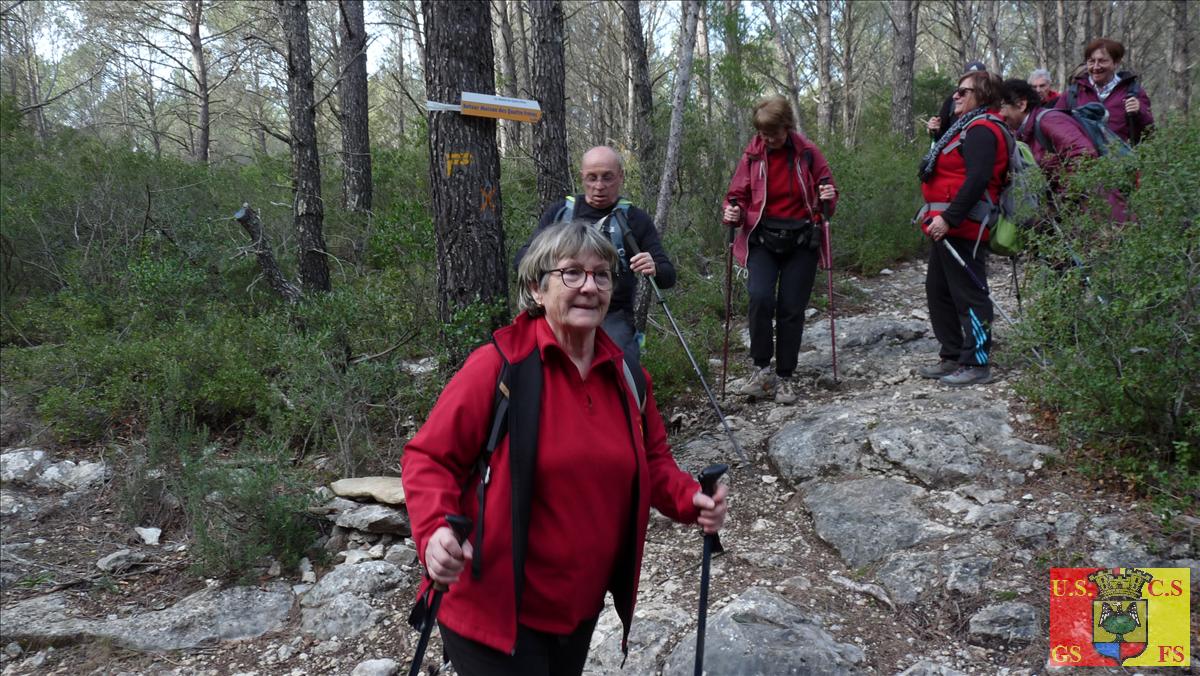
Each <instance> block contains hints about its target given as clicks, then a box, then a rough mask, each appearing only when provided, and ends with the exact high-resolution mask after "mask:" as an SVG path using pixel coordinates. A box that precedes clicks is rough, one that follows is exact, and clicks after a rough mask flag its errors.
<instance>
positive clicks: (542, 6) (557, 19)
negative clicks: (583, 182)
mask: <svg viewBox="0 0 1200 676" xmlns="http://www.w3.org/2000/svg"><path fill="white" fill-rule="evenodd" d="M529 13H530V17H531V30H532V33H531V39H532V40H533V97H534V98H535V99H537V101H538V103H540V104H541V106H542V120H541V121H540V122H538V123H537V124H536V125H534V127H533V160H534V163H535V164H536V165H537V191H538V201H539V203H540V204H541V206H542V207H543V208H544V207H547V206H549V205H550V204H552V203H553V202H555V201H556V200H559V199H562V197H563V195H566V194H567V193H569V192H571V186H572V182H571V174H570V169H569V164H568V160H567V103H566V89H565V87H566V81H567V67H566V58H565V56H564V52H563V9H562V2H561V0H530V3H529Z"/></svg>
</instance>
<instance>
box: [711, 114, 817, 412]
mask: <svg viewBox="0 0 1200 676" xmlns="http://www.w3.org/2000/svg"><path fill="white" fill-rule="evenodd" d="M750 119H751V122H752V123H753V124H754V128H755V129H756V130H757V131H758V133H757V134H755V135H754V137H753V138H751V139H750V143H749V144H748V145H747V146H746V149H745V150H744V151H743V153H742V158H741V160H740V161H739V162H738V165H737V169H736V170H735V171H734V174H733V179H732V180H730V181H729V190H728V191H727V192H726V193H725V203H724V205H723V207H724V210H723V214H722V215H723V220H724V222H725V225H726V226H728V227H730V228H738V230H737V233H736V236H735V237H734V240H733V256H734V258H736V259H737V262H738V264H740V265H742V266H744V267H745V268H746V269H747V270H748V271H749V273H750V278H749V292H750V307H749V310H748V312H747V315H748V317H749V323H750V356H751V358H752V359H753V360H754V374H753V375H752V376H751V378H750V380H749V381H748V382H747V383H746V385H745V386H744V387H743V388H742V393H743V394H747V395H749V396H750V397H759V398H767V397H774V400H775V403H777V404H791V403H793V402H795V401H796V392H795V388H794V387H793V385H792V374H793V372H794V371H795V370H796V364H797V362H798V361H799V357H800V340H801V338H802V336H803V334H804V311H805V309H806V308H807V307H808V298H809V296H810V295H811V294H812V288H813V281H814V279H815V277H816V274H817V262H818V259H819V255H818V254H819V251H818V249H819V248H820V247H821V246H822V245H823V244H824V243H823V241H822V238H821V237H820V228H819V227H818V225H817V224H818V223H819V221H820V219H821V218H822V214H821V202H822V201H824V202H827V203H828V209H829V212H830V214H832V213H833V210H834V208H835V206H836V205H837V188H836V187H835V186H834V183H833V173H832V172H831V171H830V170H829V163H828V162H826V161H825V156H824V155H822V154H821V150H820V149H819V148H817V146H816V144H815V143H813V142H812V141H810V140H808V139H807V138H805V137H804V136H803V135H801V134H800V132H798V131H796V113H795V112H794V111H793V110H792V105H791V103H789V102H788V100H787V99H786V98H784V97H782V96H772V97H769V98H766V99H763V100H761V101H759V102H758V104H756V105H755V106H754V111H753V113H752V115H751V118H750ZM773 339H774V340H773ZM772 356H774V357H775V368H774V369H772V368H771V357H772Z"/></svg>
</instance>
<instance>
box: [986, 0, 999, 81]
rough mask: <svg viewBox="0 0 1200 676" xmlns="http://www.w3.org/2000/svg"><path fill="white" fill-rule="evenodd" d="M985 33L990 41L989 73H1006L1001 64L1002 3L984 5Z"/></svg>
mask: <svg viewBox="0 0 1200 676" xmlns="http://www.w3.org/2000/svg"><path fill="white" fill-rule="evenodd" d="M983 21H984V32H985V34H986V35H987V41H988V72H991V73H996V74H1000V73H1003V72H1004V69H1003V67H1002V66H1003V64H1001V62H1000V47H1001V45H1000V3H999V2H985V3H983Z"/></svg>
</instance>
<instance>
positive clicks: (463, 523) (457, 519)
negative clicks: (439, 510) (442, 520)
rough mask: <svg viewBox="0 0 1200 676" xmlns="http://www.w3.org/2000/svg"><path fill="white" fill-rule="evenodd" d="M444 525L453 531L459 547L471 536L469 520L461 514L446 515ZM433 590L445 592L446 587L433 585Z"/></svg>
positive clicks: (437, 584)
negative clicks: (447, 525)
mask: <svg viewBox="0 0 1200 676" xmlns="http://www.w3.org/2000/svg"><path fill="white" fill-rule="evenodd" d="M446 523H447V524H449V525H450V530H452V531H454V539H455V540H457V541H458V544H459V545H462V543H463V542H465V541H466V540H467V536H468V535H470V534H471V525H472V524H471V520H470V519H468V518H467V517H465V516H462V515H461V514H447V515H446ZM433 588H434V589H435V590H437V591H446V590H447V589H449V587H448V586H446V585H442V584H439V583H437V582H435V583H433Z"/></svg>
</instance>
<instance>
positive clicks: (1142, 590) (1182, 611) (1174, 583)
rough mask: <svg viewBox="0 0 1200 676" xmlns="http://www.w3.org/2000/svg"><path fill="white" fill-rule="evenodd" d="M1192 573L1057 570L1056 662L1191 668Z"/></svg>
mask: <svg viewBox="0 0 1200 676" xmlns="http://www.w3.org/2000/svg"><path fill="white" fill-rule="evenodd" d="M1190 573H1191V571H1190V570H1189V569H1187V568H1053V569H1051V570H1050V664H1051V666H1072V667H1101V666H1107V667H1113V666H1123V667H1150V666H1154V667H1187V666H1191V660H1192V656H1191V585H1190Z"/></svg>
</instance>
